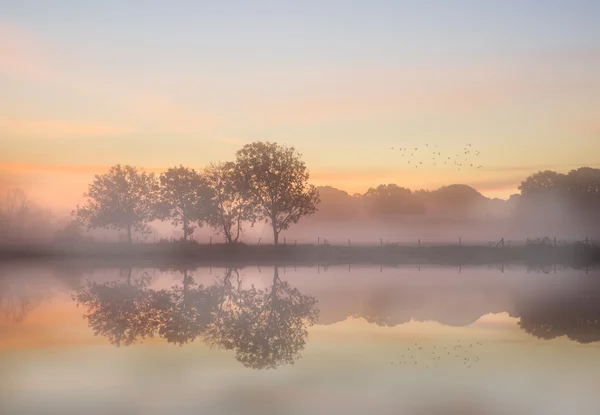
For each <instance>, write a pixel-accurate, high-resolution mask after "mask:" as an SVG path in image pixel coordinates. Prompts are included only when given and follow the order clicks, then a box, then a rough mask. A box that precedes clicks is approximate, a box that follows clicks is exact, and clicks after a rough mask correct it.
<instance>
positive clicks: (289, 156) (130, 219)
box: [0, 142, 600, 244]
mask: <svg viewBox="0 0 600 415" xmlns="http://www.w3.org/2000/svg"><path fill="white" fill-rule="evenodd" d="M84 196H85V198H86V202H85V203H84V204H83V205H82V206H77V208H76V209H75V210H74V211H73V212H72V213H73V216H74V219H75V220H74V221H73V222H72V223H70V224H68V225H67V226H64V227H62V228H60V226H58V227H59V228H60V229H59V230H58V231H56V232H54V231H52V232H50V229H49V228H50V227H49V223H50V222H52V217H51V215H50V212H48V211H46V210H44V209H43V205H36V204H34V203H33V202H32V201H31V200H30V199H29V198H28V197H27V195H26V194H25V192H23V191H22V190H20V189H13V190H10V191H8V192H6V193H4V194H3V195H2V196H1V197H0V236H1V237H3V238H4V239H9V238H8V237H10V236H11V235H13V236H15V235H16V236H19V237H21V238H22V237H23V236H27V237H29V238H30V239H32V240H35V238H34V236H33V235H35V237H38V238H39V236H40V234H41V233H43V231H44V230H46V231H47V232H45V233H48V234H49V235H50V234H53V235H54V238H55V240H65V241H66V240H69V241H73V240H78V239H81V237H82V236H81V235H80V233H79V228H80V226H84V227H86V228H87V229H88V230H91V229H94V228H105V229H116V230H119V231H125V234H126V237H127V239H128V240H129V241H130V242H133V238H132V233H133V232H135V233H137V234H141V235H148V234H149V233H150V232H151V228H150V225H151V223H153V222H154V221H157V220H159V221H168V222H170V223H171V224H172V225H173V226H175V227H178V228H179V229H181V230H182V233H183V239H184V240H187V239H189V238H190V237H192V235H193V234H194V231H195V230H197V229H198V228H199V227H209V228H212V229H214V230H216V231H217V233H219V234H221V235H222V236H223V239H224V241H225V242H226V243H228V244H235V243H238V242H240V241H241V239H242V234H243V232H244V229H246V228H247V227H252V226H254V225H255V224H256V223H257V222H259V221H260V222H265V223H269V224H270V225H271V228H272V232H273V237H274V242H275V243H278V242H279V235H280V233H281V232H282V231H283V230H285V229H288V228H289V227H290V226H291V225H292V224H295V223H298V221H299V220H300V219H301V218H306V219H303V223H304V224H305V225H306V226H307V227H309V226H311V224H312V225H317V226H320V225H321V224H323V223H334V222H338V223H339V222H344V221H345V222H354V223H357V222H361V221H363V220H366V221H381V222H383V223H385V224H386V225H387V224H390V223H393V222H399V221H403V220H405V221H407V222H408V223H413V224H419V225H422V224H439V225H441V224H444V223H457V222H461V223H463V224H465V223H468V222H470V221H472V220H477V219H480V220H484V221H487V222H491V221H492V220H494V219H498V218H500V219H502V218H506V219H511V220H514V221H516V222H515V223H519V222H521V223H523V224H526V225H528V226H529V225H534V224H535V223H538V224H539V225H540V226H541V227H542V228H543V229H546V227H547V226H548V225H549V224H553V226H554V225H556V224H559V223H562V224H566V223H567V222H566V221H565V219H569V221H568V222H569V223H571V222H577V223H578V224H579V226H580V227H581V226H585V227H586V229H589V231H590V232H591V233H592V234H593V233H594V232H598V231H600V220H599V219H600V214H599V213H598V212H600V169H595V168H590V167H580V168H578V169H573V170H571V171H569V172H568V173H558V172H554V171H550V170H544V171H539V172H537V173H534V174H532V175H530V176H528V177H526V178H525V179H524V180H522V181H521V183H520V186H519V194H514V195H512V196H511V198H510V199H509V200H502V199H489V198H487V197H485V196H483V195H482V194H481V193H480V192H478V191H477V190H476V189H474V188H473V187H470V186H468V185H464V184H451V185H447V186H442V187H440V188H438V189H435V190H423V189H421V190H415V191H411V190H410V189H408V188H406V187H402V186H400V185H397V184H394V183H389V184H381V185H379V186H377V187H372V188H370V189H368V190H367V191H366V192H365V193H363V194H353V195H351V194H349V193H347V192H345V191H343V190H340V189H336V188H333V187H330V186H321V187H315V186H312V185H310V184H309V172H308V169H307V167H306V165H305V164H304V162H303V161H302V158H301V155H300V154H299V153H298V152H296V150H295V149H294V148H293V147H285V146H280V145H278V144H276V143H269V142H255V143H252V144H248V145H246V146H244V147H243V148H242V149H240V150H239V151H238V152H237V153H236V158H235V160H234V161H228V162H220V163H210V164H209V165H208V166H207V167H205V168H202V169H199V170H195V169H192V168H188V167H184V166H176V167H172V168H169V169H168V170H167V171H165V172H163V173H162V174H160V175H158V176H157V175H155V174H153V173H146V172H145V171H144V170H143V169H141V168H137V167H132V166H128V165H115V166H113V167H111V168H110V170H109V171H108V172H107V173H105V174H103V175H97V176H95V178H94V180H93V182H92V183H91V184H90V185H89V187H88V191H87V192H86V193H85V194H84ZM565 226H567V225H565Z"/></svg>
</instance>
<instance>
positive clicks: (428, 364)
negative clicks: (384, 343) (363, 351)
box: [390, 340, 483, 369]
mask: <svg viewBox="0 0 600 415" xmlns="http://www.w3.org/2000/svg"><path fill="white" fill-rule="evenodd" d="M480 346H483V343H480V342H476V343H469V344H466V343H465V344H463V343H461V341H460V340H457V341H456V344H454V345H452V346H450V345H445V346H439V347H438V346H437V345H433V348H431V349H429V350H426V349H423V346H422V345H421V344H420V343H419V342H415V343H414V345H411V346H410V347H408V348H407V350H405V351H404V353H403V354H402V355H400V358H399V360H397V361H392V362H390V364H391V365H394V364H396V365H408V366H415V365H420V366H421V367H423V368H425V369H435V368H437V367H439V366H440V365H441V364H442V363H447V362H450V361H454V362H455V363H456V362H457V363H460V364H462V365H463V366H464V367H465V368H467V369H470V368H471V367H473V365H475V364H477V363H478V362H479V355H477V354H476V350H477V348H478V347H480Z"/></svg>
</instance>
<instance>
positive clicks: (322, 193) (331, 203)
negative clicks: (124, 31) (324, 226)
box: [313, 186, 361, 222]
mask: <svg viewBox="0 0 600 415" xmlns="http://www.w3.org/2000/svg"><path fill="white" fill-rule="evenodd" d="M317 190H318V191H319V198H320V200H321V201H320V202H319V210H318V212H317V213H316V214H315V215H314V217H313V220H314V221H321V222H325V221H327V222H334V221H344V220H352V219H357V218H358V217H359V215H360V214H361V204H360V201H361V198H360V196H351V195H349V194H348V193H347V192H345V191H343V190H340V189H336V188H335V187H331V186H319V187H317Z"/></svg>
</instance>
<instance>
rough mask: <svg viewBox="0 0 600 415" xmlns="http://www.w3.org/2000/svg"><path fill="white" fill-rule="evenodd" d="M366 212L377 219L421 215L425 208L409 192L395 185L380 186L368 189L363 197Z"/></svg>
mask: <svg viewBox="0 0 600 415" xmlns="http://www.w3.org/2000/svg"><path fill="white" fill-rule="evenodd" d="M363 201H364V203H365V205H366V208H367V210H368V212H369V213H370V214H371V215H372V216H374V217H377V218H385V217H390V216H398V215H407V214H416V213H423V212H424V211H425V208H424V207H423V205H421V204H419V203H418V202H417V200H416V199H415V198H414V197H413V195H412V193H411V191H410V190H409V189H406V188H404V187H400V186H398V185H396V184H387V185H386V184H382V185H379V186H377V188H370V189H369V190H367V192H366V193H365V194H364V196H363Z"/></svg>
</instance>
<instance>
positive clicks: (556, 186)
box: [519, 170, 565, 196]
mask: <svg viewBox="0 0 600 415" xmlns="http://www.w3.org/2000/svg"><path fill="white" fill-rule="evenodd" d="M564 182H565V175H564V174H561V173H557V172H555V171H552V170H544V171H539V172H537V173H534V174H532V175H530V176H528V177H527V178H526V179H525V180H523V181H522V182H521V184H520V185H519V190H520V191H521V195H523V196H531V195H534V194H539V193H542V192H544V191H549V190H551V191H558V190H560V189H561V187H562V186H563V185H564Z"/></svg>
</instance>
